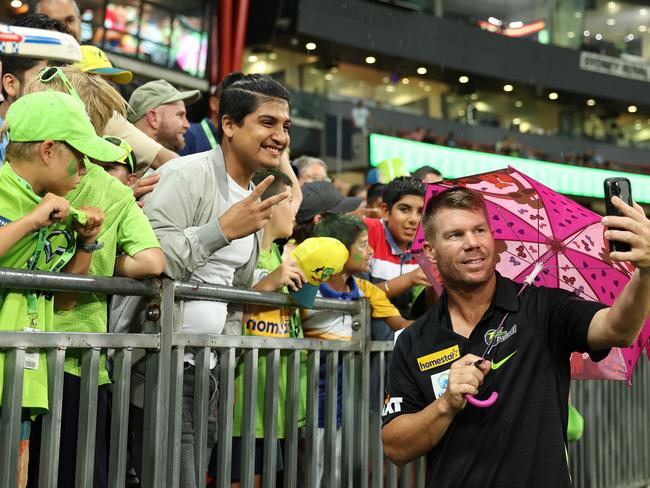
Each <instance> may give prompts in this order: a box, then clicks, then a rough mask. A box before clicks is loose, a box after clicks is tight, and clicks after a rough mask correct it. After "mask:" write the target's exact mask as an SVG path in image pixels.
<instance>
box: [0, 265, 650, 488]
mask: <svg viewBox="0 0 650 488" xmlns="http://www.w3.org/2000/svg"><path fill="white" fill-rule="evenodd" d="M0 283H1V284H2V285H1V286H2V288H5V289H11V288H18V289H42V290H52V291H77V292H90V291H92V292H100V293H106V294H116V295H135V296H143V297H147V298H148V299H149V300H150V303H149V305H148V306H147V309H146V310H147V312H146V314H145V317H146V321H147V327H146V328H145V330H146V331H147V332H148V333H141V334H134V333H128V334H127V333H107V334H88V333H49V332H48V333H39V334H34V333H23V332H11V333H10V332H2V333H0V349H2V350H4V352H5V371H4V390H3V396H2V410H1V411H0V439H2V440H3V441H2V442H3V448H2V451H3V455H2V456H0V488H15V486H16V472H17V460H18V443H19V434H20V432H19V427H20V420H21V398H22V380H23V362H24V354H25V350H26V349H27V348H41V349H44V350H45V351H46V354H47V366H48V394H49V399H50V409H49V412H48V413H47V414H45V415H44V416H43V433H42V440H41V455H40V477H39V484H38V486H39V487H56V483H57V469H58V460H59V455H70V453H60V452H59V436H60V428H61V395H62V391H63V365H64V360H65V354H66V350H67V349H77V350H82V361H81V364H82V380H81V406H80V412H79V435H78V448H77V453H76V466H77V471H76V472H77V486H84V487H85V486H88V487H91V486H92V484H93V463H94V456H93V453H94V441H95V438H94V433H95V425H94V422H95V418H96V413H97V388H98V386H97V383H98V381H97V378H98V368H99V357H100V351H101V350H102V349H109V350H113V351H114V352H113V354H112V363H113V371H112V379H113V386H112V407H111V412H112V413H111V417H112V418H111V432H110V451H109V486H111V487H123V486H125V475H126V471H127V436H128V434H129V431H128V429H129V404H130V402H131V400H132V398H131V386H132V383H131V378H132V372H133V371H134V367H136V368H139V369H142V370H143V372H144V416H143V418H144V424H143V425H142V426H141V428H142V434H143V445H144V446H146V449H144V452H143V463H142V465H143V466H142V473H141V482H142V486H143V487H147V488H148V487H156V488H158V487H168V486H169V487H175V486H179V473H180V457H181V456H180V449H181V447H180V446H181V408H182V404H181V398H182V388H183V361H184V353H185V351H186V349H187V348H191V349H192V351H193V352H194V354H195V362H196V366H195V384H194V387H195V388H194V393H195V409H194V425H195V440H194V453H195V472H196V478H197V479H196V485H197V486H204V484H205V482H204V476H205V473H206V471H207V467H208V459H209V456H210V453H209V452H208V448H207V441H206V439H207V428H208V425H207V423H208V420H207V405H208V399H209V394H210V393H209V373H210V369H209V368H210V353H211V351H216V353H217V355H218V358H219V365H220V370H219V409H218V410H219V428H218V440H217V444H216V446H215V450H216V461H217V462H216V472H215V474H216V486H218V487H222V488H225V487H228V486H230V475H231V472H230V469H231V461H232V448H231V437H232V415H230V413H231V411H232V405H233V399H234V385H235V368H236V365H237V364H238V363H239V364H242V365H243V370H244V385H245V386H244V391H243V392H237V394H238V395H243V398H244V417H243V424H242V472H241V486H244V487H247V486H252V485H253V476H254V474H253V469H254V459H253V455H252V454H253V452H254V449H253V447H254V443H255V430H256V429H255V427H256V426H255V423H256V413H255V408H256V404H257V400H258V399H257V377H258V373H259V371H258V358H260V357H266V371H265V373H266V379H265V381H266V388H265V398H264V406H265V408H264V428H265V437H264V441H263V442H264V456H263V457H264V466H263V474H264V476H263V486H265V487H274V486H276V484H277V483H278V480H277V479H276V461H277V456H278V452H277V442H276V434H277V408H278V407H277V401H276V400H277V399H276V398H275V392H276V391H277V388H278V381H279V369H280V368H279V361H280V355H281V354H283V355H285V356H286V358H287V364H288V367H287V378H286V385H287V387H286V388H287V390H286V391H287V395H286V396H287V399H286V405H285V416H286V425H287V426H288V428H287V429H286V432H285V442H284V447H283V465H284V476H283V478H282V480H280V481H279V483H280V484H281V485H282V486H283V487H286V488H291V487H297V486H301V487H303V486H305V487H308V488H311V487H316V486H318V483H317V477H318V466H317V464H318V461H317V459H318V457H317V455H316V446H317V444H318V443H317V437H318V430H317V429H318V388H319V377H318V375H319V367H320V363H321V361H324V362H325V368H326V371H327V375H326V376H327V382H326V397H325V412H324V413H325V415H324V416H325V425H324V433H323V438H324V443H323V445H324V456H323V458H324V459H323V466H322V472H323V479H322V486H327V487H334V486H336V487H339V486H343V487H360V488H366V487H368V486H372V487H373V488H381V487H383V486H387V487H390V488H393V487H397V486H401V487H405V488H406V487H408V488H411V487H417V488H419V487H424V478H425V461H424V460H423V459H419V460H417V461H415V462H413V463H411V464H410V465H408V466H405V467H404V468H401V469H398V468H397V467H396V466H395V465H394V464H392V463H391V462H387V461H386V459H385V457H384V455H383V450H382V446H381V438H380V431H381V418H380V412H381V407H382V405H383V390H384V384H385V374H384V371H385V365H386V361H387V357H388V354H389V353H390V351H391V350H392V344H391V343H389V342H373V341H371V340H370V327H369V324H370V315H369V310H368V307H367V304H366V303H365V301H361V302H342V301H338V300H326V299H318V300H317V301H316V303H315V306H314V308H315V309H321V310H335V311H338V312H343V313H346V314H350V315H351V317H352V324H353V329H354V332H353V337H352V340H351V341H345V342H343V341H324V340H314V339H273V338H263V337H251V336H235V335H230V336H229V335H209V334H187V333H182V332H180V331H178V330H175V329H174V327H175V326H174V324H175V321H174V313H175V312H174V305H175V302H176V301H178V300H186V299H202V300H217V301H226V302H231V303H246V304H258V305H271V306H292V302H291V301H290V299H289V298H288V297H287V296H285V295H283V294H281V293H263V292H257V291H254V290H243V289H234V288H227V287H220V286H208V285H200V286H199V285H196V284H193V283H179V282H173V281H171V280H168V279H162V280H161V281H156V280H150V281H146V282H140V281H136V280H130V279H125V278H101V277H91V276H77V275H66V274H59V273H54V274H50V273H39V272H31V271H23V270H13V269H0ZM303 351H307V354H306V356H307V357H306V376H307V392H306V399H307V402H306V404H307V412H306V423H305V426H304V429H303V430H302V431H301V432H300V433H299V429H298V415H299V407H298V401H299V397H300V374H301V372H300V370H301V361H302V356H303V355H304V353H303ZM138 357H141V358H140V359H138ZM371 361H373V362H374V363H375V364H376V366H377V368H376V370H377V372H378V373H377V374H378V375H379V376H380V378H379V389H378V392H377V393H376V398H371V397H370V388H369V385H370V363H371ZM641 363H642V364H640V366H639V369H640V371H638V372H637V374H636V376H635V382H636V385H635V388H633V389H632V390H628V389H627V387H626V386H625V385H623V384H621V383H613V382H609V383H608V382H580V383H575V384H574V385H573V401H574V403H575V404H576V406H577V407H578V409H579V410H580V411H581V412H582V413H583V415H584V417H585V434H584V438H583V440H582V441H580V442H578V443H577V444H575V445H572V446H571V448H570V463H571V469H572V473H573V478H574V482H575V485H576V486H578V487H597V488H599V487H603V488H604V487H608V488H609V487H614V486H617V487H638V486H645V484H647V483H648V482H649V480H650V442H649V441H650V416H648V413H647V412H648V411H649V410H650V409H649V408H648V407H650V368H649V367H648V364H647V363H646V362H645V361H642V362H641ZM339 364H340V365H342V377H343V381H342V384H341V388H342V393H343V406H342V422H341V427H340V430H341V432H340V438H341V448H340V450H339V449H338V447H337V437H339V434H338V433H337V430H338V428H337V389H338V387H339V385H338V374H337V371H338V370H339ZM299 439H303V440H304V446H301V448H299ZM301 442H303V441H302V440H301Z"/></svg>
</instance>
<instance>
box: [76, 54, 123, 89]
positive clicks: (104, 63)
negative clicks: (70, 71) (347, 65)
mask: <svg viewBox="0 0 650 488" xmlns="http://www.w3.org/2000/svg"><path fill="white" fill-rule="evenodd" d="M74 66H76V67H77V68H79V69H80V70H81V71H84V72H86V73H92V74H94V75H102V76H105V77H107V78H110V80H111V81H114V82H115V83H119V84H120V85H126V84H127V83H131V80H132V79H133V73H131V72H130V71H128V70H125V69H119V68H114V67H113V64H112V63H111V61H110V59H108V56H106V54H105V53H104V51H102V50H101V49H99V48H98V47H95V46H81V61H79V62H78V63H75V64H74Z"/></svg>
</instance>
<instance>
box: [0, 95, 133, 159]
mask: <svg viewBox="0 0 650 488" xmlns="http://www.w3.org/2000/svg"><path fill="white" fill-rule="evenodd" d="M6 121H7V126H8V128H9V132H8V134H9V141H10V142H40V141H50V140H51V141H59V142H65V143H67V144H69V145H70V146H72V147H74V148H75V149H76V150H77V151H79V152H81V153H83V154H85V155H86V156H89V157H91V158H93V159H97V160H99V161H106V162H111V161H117V160H118V159H121V158H123V157H124V155H125V152H124V149H122V148H120V147H118V146H115V145H113V144H111V143H110V142H108V141H105V140H104V139H102V138H101V137H99V136H98V135H97V134H96V133H95V129H94V128H93V126H92V124H91V123H90V120H89V119H88V115H87V114H86V107H85V106H84V104H83V103H82V102H81V101H80V100H78V99H77V98H75V97H73V96H72V95H68V94H67V93H63V92H58V91H53V90H47V91H42V92H36V93H30V94H29V95H24V96H22V97H20V98H19V99H18V100H16V101H15V102H14V103H12V104H11V105H10V106H9V109H8V110H7V117H6Z"/></svg>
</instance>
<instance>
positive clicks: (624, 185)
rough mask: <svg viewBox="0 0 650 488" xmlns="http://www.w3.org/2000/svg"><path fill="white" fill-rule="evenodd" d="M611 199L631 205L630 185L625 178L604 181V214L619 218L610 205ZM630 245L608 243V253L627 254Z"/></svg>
mask: <svg viewBox="0 0 650 488" xmlns="http://www.w3.org/2000/svg"><path fill="white" fill-rule="evenodd" d="M612 197H618V198H620V199H621V200H623V201H624V202H625V203H627V204H628V205H632V184H631V183H630V180H628V179H627V178H618V177H617V178H607V179H606V180H605V212H606V214H607V215H614V216H617V217H620V216H621V212H619V211H618V210H617V209H616V208H615V207H614V206H613V205H612ZM629 250H630V245H629V244H628V243H626V242H620V241H612V240H610V241H609V251H610V252H614V251H618V252H627V251H629Z"/></svg>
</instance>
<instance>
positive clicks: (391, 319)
mask: <svg viewBox="0 0 650 488" xmlns="http://www.w3.org/2000/svg"><path fill="white" fill-rule="evenodd" d="M314 236H315V237H333V238H334V239H338V240H339V241H341V242H342V243H343V244H344V245H345V247H347V248H348V251H349V253H350V254H349V258H348V260H347V262H346V263H345V266H343V270H342V271H341V272H340V273H336V274H334V275H333V276H332V277H331V278H330V279H329V280H328V281H327V283H323V284H321V285H320V287H319V289H318V296H319V297H322V298H333V299H338V300H359V299H361V298H367V299H368V300H369V302H370V309H371V315H372V318H373V319H383V320H385V321H386V323H387V324H388V325H389V326H390V327H391V328H392V329H393V330H399V329H403V328H404V327H407V326H408V325H410V324H411V322H412V321H410V320H406V319H404V318H403V317H402V316H401V315H400V313H399V310H398V309H397V308H396V307H395V306H394V305H393V304H392V303H391V302H390V300H389V299H388V298H387V297H386V294H385V293H384V291H383V290H381V289H380V288H378V287H377V286H375V285H373V284H372V283H371V282H370V281H367V280H364V279H361V278H357V277H356V276H355V275H356V274H359V273H362V274H363V273H368V270H369V267H370V262H371V259H372V257H373V254H374V250H373V248H372V246H371V245H370V243H369V241H368V227H367V226H366V224H365V223H364V222H363V221H361V220H359V219H358V218H357V217H355V216H352V215H346V214H329V215H326V216H324V217H323V218H322V219H321V221H320V222H319V223H318V224H316V227H314ZM302 326H303V329H304V331H305V337H308V338H313V339H328V340H332V339H334V340H342V341H350V340H352V317H350V315H348V314H345V313H339V312H332V311H328V310H306V309H305V310H303V312H302ZM342 374H343V368H342V366H341V365H339V371H338V390H337V393H338V395H337V427H340V425H341V414H342V406H343V391H342ZM328 380H329V381H331V380H332V378H329V379H328V378H326V364H325V358H324V357H323V358H322V360H321V362H320V372H319V402H318V403H319V405H318V427H319V432H318V436H319V437H318V442H317V444H318V447H317V452H318V458H317V463H318V480H320V479H322V476H323V467H324V466H323V465H324V449H323V444H324V431H325V429H324V427H325V387H326V383H327V381H328ZM340 432H341V431H340V429H339V430H338V433H337V440H336V442H337V445H339V444H340V442H341V437H340V435H341V434H340ZM339 450H340V448H339ZM335 479H336V480H338V481H340V467H339V466H337V467H336V475H335ZM319 483H320V481H319Z"/></svg>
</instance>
